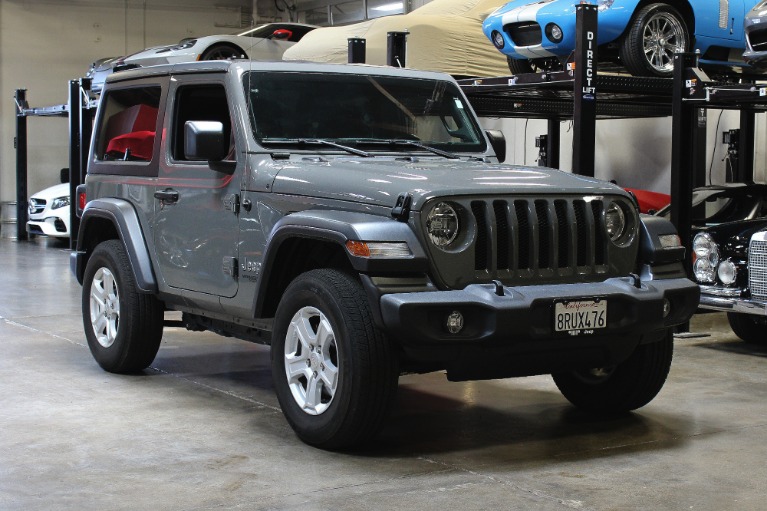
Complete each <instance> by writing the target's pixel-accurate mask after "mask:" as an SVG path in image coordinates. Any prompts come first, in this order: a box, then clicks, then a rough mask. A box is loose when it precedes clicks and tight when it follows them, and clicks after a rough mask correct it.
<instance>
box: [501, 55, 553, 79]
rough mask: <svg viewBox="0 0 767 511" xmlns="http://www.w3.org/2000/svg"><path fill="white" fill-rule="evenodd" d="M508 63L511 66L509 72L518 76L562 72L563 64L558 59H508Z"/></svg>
mask: <svg viewBox="0 0 767 511" xmlns="http://www.w3.org/2000/svg"><path fill="white" fill-rule="evenodd" d="M506 62H507V63H508V65H509V71H511V74H512V75H514V76H516V75H520V74H526V73H543V72H545V71H561V70H562V63H561V62H559V61H558V60H556V59H548V60H546V59H541V60H527V59H513V58H511V57H508V56H507V57H506Z"/></svg>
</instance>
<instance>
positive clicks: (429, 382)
mask: <svg viewBox="0 0 767 511" xmlns="http://www.w3.org/2000/svg"><path fill="white" fill-rule="evenodd" d="M0 261H1V262H2V272H0V509H2V510H33V509H46V510H47V509H56V510H59V509H76V510H91V509H93V510H107V509H110V510H118V509H126V510H127V509H130V510H137V509H153V510H154V509H157V510H209V509H210V510H212V509H216V510H218V509H300V510H315V509H317V510H360V509H403V510H405V509H406V510H427V509H439V510H452V509H455V510H466V511H470V510H490V509H493V510H494V509H520V510H529V509H536V510H537V509H542V510H565V509H599V510H610V509H621V510H623V509H673V510H681V509H685V510H735V509H737V510H751V509H753V510H763V509H766V508H767V502H766V500H767V482H766V481H767V477H765V476H766V475H767V468H765V465H766V463H765V459H767V442H766V441H765V439H767V378H766V377H765V373H767V360H765V357H767V347H762V348H760V347H754V346H749V345H747V344H745V343H742V342H740V341H738V340H737V339H736V338H735V336H734V335H733V334H732V332H731V331H730V330H729V327H728V326H727V323H726V319H725V317H724V316H723V315H721V314H709V315H704V316H699V317H696V318H695V319H694V321H693V323H692V330H693V331H694V332H700V333H707V334H710V336H706V337H697V338H688V339H678V340H677V342H676V352H675V358H674V363H673V365H672V368H671V375H670V377H669V381H668V382H667V384H666V386H665V387H664V389H663V390H662V392H661V394H660V395H659V396H658V397H657V398H656V399H655V400H654V401H653V402H652V403H650V404H649V405H648V406H646V407H645V408H643V409H642V410H640V411H639V412H637V413H634V414H633V415H630V416H628V417H624V418H620V419H613V420H594V419H592V418H589V417H588V416H585V415H583V414H581V413H579V412H578V411H576V410H575V409H573V408H572V407H571V406H570V405H569V404H568V403H567V402H566V401H565V399H564V398H562V397H561V396H560V394H559V392H558V391H557V389H556V387H555V386H554V384H553V383H552V382H551V380H550V378H548V377H533V378H522V379H512V380H495V381H485V382H472V383H450V382H448V381H447V380H446V379H445V378H444V376H443V375H442V374H429V375H420V376H406V377H402V378H401V379H400V393H399V404H398V407H397V409H396V411H395V413H394V415H393V417H392V418H391V419H390V420H389V422H388V424H387V426H386V428H385V430H384V432H383V434H382V435H381V438H380V441H379V442H378V444H377V445H376V446H375V447H373V448H371V449H370V450H369V451H366V452H360V453H354V454H339V453H330V452H324V451H320V450H317V449H314V448H312V447H308V446H306V445H304V444H302V443H301V442H300V441H299V440H298V439H297V438H296V437H295V436H294V435H293V433H292V431H291V430H290V428H289V427H288V425H287V423H286V422H285V419H284V418H283V416H282V413H281V412H280V410H279V407H278V405H277V399H276V398H275V396H274V394H273V392H272V388H271V376H270V370H269V362H268V350H267V349H266V348H265V347H262V346H256V345H252V344H248V343H246V342H241V341H237V340H232V339H225V338H221V337H218V336H216V335H213V334H209V333H192V332H187V331H185V330H183V329H178V328H169V329H166V331H165V337H164V340H163V343H162V347H161V348H160V352H159V354H158V356H157V359H156V360H155V362H154V363H153V364H152V366H151V368H150V369H148V370H147V371H145V373H144V374H143V375H139V376H117V375H113V374H108V373H106V372H104V371H102V370H101V369H100V368H99V367H98V366H97V365H96V363H95V362H94V361H93V359H92V358H91V356H90V353H89V351H88V348H87V346H86V343H85V339H84V335H83V333H82V324H81V319H80V287H79V286H78V285H77V283H76V282H75V281H74V279H73V277H72V276H71V275H70V273H69V266H68V251H67V248H66V246H63V245H60V244H56V243H55V242H53V241H51V240H45V239H36V240H34V241H31V242H14V241H10V240H6V239H2V240H0Z"/></svg>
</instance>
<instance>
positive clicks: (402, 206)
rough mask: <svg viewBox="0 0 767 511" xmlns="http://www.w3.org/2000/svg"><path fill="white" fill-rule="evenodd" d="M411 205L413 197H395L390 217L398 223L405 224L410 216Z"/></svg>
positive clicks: (405, 194)
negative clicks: (395, 200)
mask: <svg viewBox="0 0 767 511" xmlns="http://www.w3.org/2000/svg"><path fill="white" fill-rule="evenodd" d="M412 203H413V196H412V195H410V194H409V193H401V194H399V197H397V203H396V204H395V205H394V207H393V208H391V216H392V217H393V218H396V219H397V220H399V221H400V222H407V219H408V217H409V216H410V205H411V204H412Z"/></svg>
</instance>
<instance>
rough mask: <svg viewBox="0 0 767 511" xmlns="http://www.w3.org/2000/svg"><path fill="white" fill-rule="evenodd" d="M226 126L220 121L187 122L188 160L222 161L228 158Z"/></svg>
mask: <svg viewBox="0 0 767 511" xmlns="http://www.w3.org/2000/svg"><path fill="white" fill-rule="evenodd" d="M227 149H228V147H227V145H226V144H225V143H224V125H223V123H220V122H218V121H186V123H185V124H184V157H185V158H186V159H188V160H207V161H221V160H223V159H224V157H226V153H227Z"/></svg>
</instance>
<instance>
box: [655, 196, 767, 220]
mask: <svg viewBox="0 0 767 511" xmlns="http://www.w3.org/2000/svg"><path fill="white" fill-rule="evenodd" d="M763 193H764V189H762V188H749V187H745V186H738V187H731V188H698V189H695V190H693V192H692V222H693V223H694V224H696V225H706V224H718V223H722V222H732V221H737V220H749V219H751V218H756V217H761V216H765V214H767V201H765V200H764V196H763ZM658 214H659V215H660V216H664V217H670V216H671V208H670V207H668V206H667V207H665V208H663V209H662V210H661V211H659V212H658Z"/></svg>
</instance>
